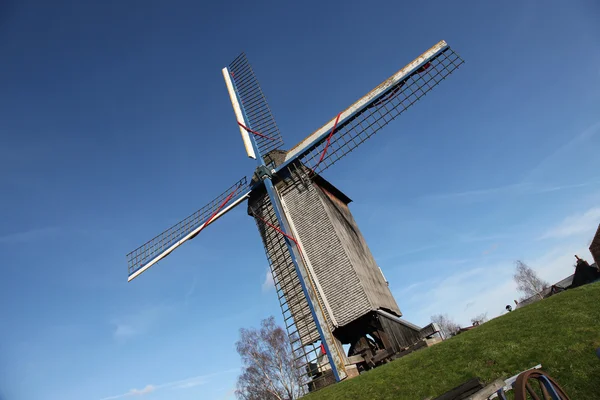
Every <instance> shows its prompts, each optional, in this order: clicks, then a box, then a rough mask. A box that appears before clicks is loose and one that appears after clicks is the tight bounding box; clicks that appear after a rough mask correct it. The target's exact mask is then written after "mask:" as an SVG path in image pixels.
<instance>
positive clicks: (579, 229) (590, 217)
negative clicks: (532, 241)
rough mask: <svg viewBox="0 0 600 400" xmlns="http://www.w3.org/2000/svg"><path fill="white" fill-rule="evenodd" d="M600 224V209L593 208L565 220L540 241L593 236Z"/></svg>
mask: <svg viewBox="0 0 600 400" xmlns="http://www.w3.org/2000/svg"><path fill="white" fill-rule="evenodd" d="M599 222H600V207H595V208H591V209H589V210H588V211H586V212H585V213H583V214H576V215H571V216H569V217H567V218H565V219H564V220H563V221H562V222H561V223H560V224H558V225H557V226H555V227H554V228H551V229H550V230H548V231H547V232H545V233H544V234H542V236H541V237H540V239H557V238H560V239H562V238H567V237H571V236H576V235H581V234H585V235H593V233H594V232H595V231H596V229H597V228H598V223H599ZM590 237H591V236H590Z"/></svg>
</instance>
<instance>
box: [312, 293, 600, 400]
mask: <svg viewBox="0 0 600 400" xmlns="http://www.w3.org/2000/svg"><path fill="white" fill-rule="evenodd" d="M598 347H600V283H595V284H592V285H586V286H583V287H580V288H577V289H572V290H569V291H566V292H563V293H559V294H557V295H555V296H552V297H550V298H548V299H546V300H544V301H540V302H537V303H534V304H531V305H529V306H527V307H524V308H522V309H517V310H515V311H513V312H511V313H507V314H505V315H503V316H502V317H498V318H495V319H493V320H491V321H489V322H487V323H485V324H483V325H481V326H480V327H478V328H476V329H473V330H472V331H468V332H465V333H462V334H460V335H458V336H456V337H454V338H451V339H449V340H447V341H445V342H442V343H439V344H437V345H435V346H433V347H430V348H427V349H423V350H419V351H417V352H415V353H412V354H409V355H408V356H405V357H402V358H400V359H398V360H395V361H393V362H391V363H389V364H386V365H383V366H381V367H378V368H376V369H374V370H371V371H368V372H366V373H364V374H361V375H360V376H358V377H356V378H354V379H351V380H348V381H344V382H341V383H339V384H336V385H333V386H329V387H327V388H325V389H322V390H320V391H318V392H315V393H311V394H309V395H308V396H306V397H304V398H305V399H307V400H331V399H369V400H371V399H416V400H422V399H424V398H426V397H428V396H432V397H436V396H439V395H441V394H443V393H444V392H446V391H448V390H450V389H452V388H453V387H455V386H458V385H460V384H462V383H463V382H465V381H467V380H468V379H471V378H474V377H480V378H481V379H482V380H483V381H485V382H486V383H489V382H491V381H493V380H495V379H497V378H508V377H510V376H512V375H515V374H516V373H518V372H520V371H523V370H525V369H528V368H531V367H533V366H535V365H537V364H542V370H544V371H545V372H547V373H548V374H549V375H550V376H552V377H553V378H554V379H556V381H557V382H558V384H559V385H561V386H562V388H563V389H564V390H565V391H566V392H567V394H568V395H569V397H570V398H572V399H598V398H600V359H599V358H598V357H597V356H596V353H595V351H596V348H598Z"/></svg>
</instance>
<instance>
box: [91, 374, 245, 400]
mask: <svg viewBox="0 0 600 400" xmlns="http://www.w3.org/2000/svg"><path fill="white" fill-rule="evenodd" d="M234 371H239V368H232V369H228V370H225V371H220V372H215V373H212V374H207V375H198V376H194V377H191V378H187V379H181V380H177V381H172V382H167V383H163V384H161V385H146V386H145V387H144V388H143V389H131V390H129V391H128V392H126V393H122V394H117V395H115V396H109V397H104V398H103V399H102V400H114V399H120V398H123V397H132V396H143V395H146V394H148V393H152V392H156V391H159V390H164V389H171V390H179V389H189V388H193V387H196V386H200V385H204V384H206V383H208V382H209V381H210V378H211V377H214V376H217V375H221V374H226V373H229V372H234Z"/></svg>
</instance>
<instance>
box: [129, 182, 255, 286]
mask: <svg viewBox="0 0 600 400" xmlns="http://www.w3.org/2000/svg"><path fill="white" fill-rule="evenodd" d="M249 194H250V189H249V188H248V184H247V180H246V177H244V178H242V179H240V180H239V181H238V182H237V183H235V184H234V185H232V186H231V187H230V188H229V189H227V190H226V191H224V192H223V193H221V194H220V195H219V196H217V197H216V198H215V199H214V200H213V201H211V202H210V203H208V204H207V205H206V206H204V207H202V208H201V209H199V210H198V211H196V212H195V213H193V214H192V215H190V216H188V217H187V218H185V219H183V220H182V221H180V222H178V223H176V224H175V225H173V226H172V227H170V228H169V229H167V230H166V231H164V232H163V233H161V234H160V235H158V236H156V237H155V238H153V239H152V240H150V241H148V242H146V243H145V244H143V245H142V246H140V247H138V248H137V249H135V250H134V251H132V252H131V253H129V254H127V268H128V272H129V277H128V280H129V281H131V280H132V279H134V278H136V277H137V276H138V275H140V274H141V273H142V272H144V271H145V270H147V269H148V268H150V267H151V266H152V265H154V264H156V263H157V262H158V261H160V260H161V259H163V258H165V257H166V256H168V255H169V254H170V253H171V252H172V251H173V250H175V249H176V248H177V247H179V246H181V245H182V244H183V243H184V242H186V241H188V240H190V239H193V238H194V237H196V235H198V233H200V231H201V230H203V229H204V228H206V227H207V226H208V225H210V224H211V223H213V222H215V221H216V220H217V219H218V218H219V217H221V216H222V215H224V214H225V213H227V212H228V211H230V210H231V209H233V208H234V207H235V206H237V205H238V204H240V203H241V202H243V201H244V200H245V199H246V198H247V197H248V195H249Z"/></svg>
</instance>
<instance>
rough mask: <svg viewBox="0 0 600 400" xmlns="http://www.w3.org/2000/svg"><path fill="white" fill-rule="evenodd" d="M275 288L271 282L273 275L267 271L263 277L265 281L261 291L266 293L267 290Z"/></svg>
mask: <svg viewBox="0 0 600 400" xmlns="http://www.w3.org/2000/svg"><path fill="white" fill-rule="evenodd" d="M273 288H275V282H274V281H273V275H272V274H271V271H267V273H266V275H265V281H264V282H263V284H262V291H263V292H268V291H269V290H271V289H273Z"/></svg>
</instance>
